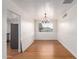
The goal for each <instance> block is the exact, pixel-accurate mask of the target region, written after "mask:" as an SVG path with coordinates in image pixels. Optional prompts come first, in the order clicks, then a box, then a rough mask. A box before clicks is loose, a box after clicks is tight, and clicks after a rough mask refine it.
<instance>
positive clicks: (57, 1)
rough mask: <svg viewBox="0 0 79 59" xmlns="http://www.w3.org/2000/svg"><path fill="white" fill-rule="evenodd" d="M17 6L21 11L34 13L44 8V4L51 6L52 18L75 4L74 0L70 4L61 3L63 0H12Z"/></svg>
mask: <svg viewBox="0 0 79 59" xmlns="http://www.w3.org/2000/svg"><path fill="white" fill-rule="evenodd" d="M12 1H13V2H14V3H16V4H17V5H18V6H19V7H21V8H22V10H23V11H26V12H27V11H29V10H32V11H33V12H34V13H35V14H37V13H39V12H40V9H41V8H44V7H45V6H46V4H49V6H50V7H51V8H52V10H53V12H54V18H57V17H58V16H59V15H61V14H62V13H64V12H65V11H66V10H68V9H69V8H71V7H72V6H73V5H74V4H76V0H74V1H73V2H72V3H71V4H63V2H64V0H12ZM50 13H52V12H50Z"/></svg>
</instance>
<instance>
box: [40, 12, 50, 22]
mask: <svg viewBox="0 0 79 59" xmlns="http://www.w3.org/2000/svg"><path fill="white" fill-rule="evenodd" d="M41 23H50V21H49V18H48V17H47V13H46V12H45V13H44V18H42V20H41Z"/></svg>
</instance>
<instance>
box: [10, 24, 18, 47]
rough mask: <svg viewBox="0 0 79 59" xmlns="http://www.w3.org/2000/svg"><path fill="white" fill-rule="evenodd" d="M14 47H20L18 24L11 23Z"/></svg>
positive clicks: (12, 44)
mask: <svg viewBox="0 0 79 59" xmlns="http://www.w3.org/2000/svg"><path fill="white" fill-rule="evenodd" d="M10 45H11V48H12V49H18V24H11V42H10Z"/></svg>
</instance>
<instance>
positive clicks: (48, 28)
mask: <svg viewBox="0 0 79 59" xmlns="http://www.w3.org/2000/svg"><path fill="white" fill-rule="evenodd" d="M52 31H53V24H52V23H39V32H52Z"/></svg>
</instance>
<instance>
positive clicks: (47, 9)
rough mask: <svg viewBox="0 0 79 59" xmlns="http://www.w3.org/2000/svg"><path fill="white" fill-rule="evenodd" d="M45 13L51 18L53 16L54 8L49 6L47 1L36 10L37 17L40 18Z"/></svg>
mask: <svg viewBox="0 0 79 59" xmlns="http://www.w3.org/2000/svg"><path fill="white" fill-rule="evenodd" d="M45 13H46V14H47V17H48V18H50V19H53V17H54V9H53V8H52V7H51V6H50V4H49V3H46V5H44V6H42V7H41V8H40V9H39V10H38V18H39V19H41V18H43V17H44V14H45Z"/></svg>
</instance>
